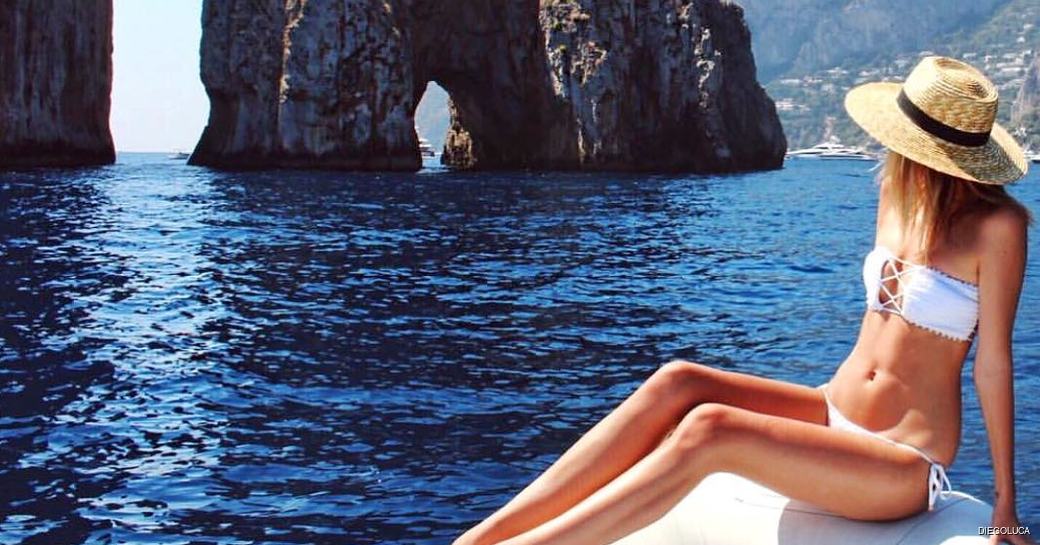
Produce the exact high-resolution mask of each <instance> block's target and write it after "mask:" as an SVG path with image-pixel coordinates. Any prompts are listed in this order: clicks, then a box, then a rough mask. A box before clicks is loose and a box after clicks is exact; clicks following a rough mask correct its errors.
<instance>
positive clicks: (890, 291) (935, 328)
mask: <svg viewBox="0 0 1040 545" xmlns="http://www.w3.org/2000/svg"><path fill="white" fill-rule="evenodd" d="M863 282H864V285H865V286H866V289H867V307H868V308H870V309H871V310H875V311H878V312H891V313H893V314H898V315H899V316H902V318H903V319H904V320H906V321H907V323H910V324H912V325H915V326H917V327H920V328H923V329H926V330H928V331H931V332H932V333H935V334H937V335H941V336H943V337H945V338H948V339H953V340H956V341H970V340H971V338H972V335H973V334H974V332H975V328H976V325H977V324H978V301H979V293H978V287H977V286H976V285H974V284H972V283H970V282H965V281H964V280H961V279H959V278H955V277H953V276H950V275H949V274H946V273H945V272H943V271H940V270H939V269H936V268H933V267H928V266H926V265H920V264H917V263H912V262H910V261H907V260H905V259H901V258H899V257H898V256H896V255H895V254H893V253H892V252H891V251H890V250H889V249H888V248H886V247H884V246H876V247H875V248H874V249H873V250H872V251H871V252H870V253H869V254H867V257H866V259H865V260H864V262H863Z"/></svg>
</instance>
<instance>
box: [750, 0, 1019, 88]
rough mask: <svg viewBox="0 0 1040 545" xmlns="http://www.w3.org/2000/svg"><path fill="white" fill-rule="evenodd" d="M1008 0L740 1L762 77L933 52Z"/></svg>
mask: <svg viewBox="0 0 1040 545" xmlns="http://www.w3.org/2000/svg"><path fill="white" fill-rule="evenodd" d="M1008 1H1009V0H737V2H738V3H740V4H741V5H742V6H744V8H745V10H746V13H747V17H748V22H749V24H750V26H751V30H752V32H753V33H754V36H755V44H754V48H755V57H756V59H757V61H758V66H759V77H760V78H761V79H762V81H770V80H772V79H773V78H775V77H777V76H779V75H780V74H783V73H785V72H787V71H792V72H793V73H795V74H803V73H808V72H812V71H814V70H819V69H822V68H831V67H833V66H840V65H843V64H844V65H847V64H848V63H849V62H850V61H851V62H858V61H863V60H868V59H871V58H872V57H874V56H876V55H878V54H879V53H891V52H898V51H913V52H916V51H918V50H921V49H924V48H928V47H930V46H931V45H932V42H933V41H934V40H935V39H936V38H937V37H940V36H943V35H946V34H949V33H951V32H954V31H957V30H959V29H962V28H967V27H972V26H976V25H978V24H979V22H980V21H983V20H985V19H986V18H987V17H988V16H990V15H992V14H993V13H994V12H995V11H996V10H997V9H998V8H1000V7H1001V6H1003V5H1005V4H1007V3H1008Z"/></svg>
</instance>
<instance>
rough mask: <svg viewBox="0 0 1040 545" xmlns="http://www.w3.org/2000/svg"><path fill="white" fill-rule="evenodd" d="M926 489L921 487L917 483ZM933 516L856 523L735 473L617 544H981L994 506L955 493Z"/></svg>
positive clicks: (710, 482)
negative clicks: (982, 528)
mask: <svg viewBox="0 0 1040 545" xmlns="http://www.w3.org/2000/svg"><path fill="white" fill-rule="evenodd" d="M921 486H924V483H923V482H922V483H921ZM946 496H947V497H946V498H942V497H940V498H937V499H936V503H935V509H934V510H933V511H929V512H924V513H920V514H918V515H915V516H912V517H908V518H905V519H901V520H897V521H890V522H862V521H854V520H850V519H847V518H844V517H841V516H839V515H835V514H833V513H831V512H829V511H826V510H824V509H821V508H819V507H816V506H814V505H811V504H808V503H805V502H800V501H795V500H791V499H789V498H787V497H785V496H782V495H780V494H778V493H776V492H774V491H773V490H770V489H769V488H766V487H764V486H761V485H759V484H757V483H755V482H754V481H751V480H748V479H745V478H743V477H741V476H739V475H735V474H732V473H714V474H712V475H709V476H708V477H707V478H706V479H704V480H703V481H702V482H701V483H700V484H699V485H698V486H697V487H696V488H694V489H693V490H692V491H691V492H690V493H689V494H688V495H687V496H686V497H685V498H683V499H682V501H680V502H679V503H678V504H677V505H676V506H675V507H674V508H672V510H671V511H669V512H668V513H666V514H665V516H663V517H662V518H661V519H659V520H657V521H656V522H654V523H653V524H651V525H649V526H647V527H645V528H643V529H640V530H638V531H636V532H635V533H633V534H630V535H628V536H626V537H624V538H622V539H621V540H619V541H617V542H615V545H816V544H820V545H860V544H863V545H867V544H870V545H887V544H892V545H895V544H897V543H898V544H900V545H985V544H986V542H987V541H986V538H985V537H984V536H981V535H979V527H980V526H989V524H990V516H991V514H992V507H990V506H989V505H987V504H986V503H985V502H982V501H980V500H978V499H976V498H974V497H972V496H970V495H968V494H965V493H963V492H957V491H954V492H952V493H949V494H947V495H946Z"/></svg>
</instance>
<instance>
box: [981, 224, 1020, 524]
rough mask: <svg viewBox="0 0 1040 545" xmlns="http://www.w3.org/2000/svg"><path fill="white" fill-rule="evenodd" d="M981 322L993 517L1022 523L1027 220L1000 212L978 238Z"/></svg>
mask: <svg viewBox="0 0 1040 545" xmlns="http://www.w3.org/2000/svg"><path fill="white" fill-rule="evenodd" d="M978 255H979V271H978V273H979V275H978V278H979V324H978V346H977V347H976V352H975V367H974V370H973V378H974V381H975V388H976V390H977V391H978V396H979V403H980V405H981V406H982V414H983V418H984V419H985V422H986V432H987V434H988V437H989V447H990V456H991V457H992V460H993V478H994V488H995V493H996V498H995V500H996V501H995V503H994V521H995V522H998V521H999V522H1000V523H1002V524H1006V523H1012V522H1013V523H1014V524H1017V515H1016V509H1015V476H1014V473H1015V466H1014V388H1013V380H1012V379H1013V375H1012V364H1011V332H1012V329H1013V326H1014V322H1015V312H1016V310H1017V307H1018V299H1019V294H1020V292H1021V289H1022V278H1023V276H1024V274H1025V264H1026V219H1025V218H1024V217H1022V216H1021V215H1020V214H1018V213H1017V212H1015V211H1010V210H1001V211H998V212H996V213H994V214H992V215H991V216H989V217H987V218H986V219H985V220H983V222H982V226H981V229H980V236H979V251H978Z"/></svg>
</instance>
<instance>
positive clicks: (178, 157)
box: [166, 150, 191, 161]
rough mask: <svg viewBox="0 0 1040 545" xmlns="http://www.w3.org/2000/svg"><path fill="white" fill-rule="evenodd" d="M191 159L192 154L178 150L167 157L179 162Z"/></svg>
mask: <svg viewBox="0 0 1040 545" xmlns="http://www.w3.org/2000/svg"><path fill="white" fill-rule="evenodd" d="M189 157H191V154H190V153H188V152H186V151H184V150H176V151H174V152H173V153H171V154H169V155H167V156H166V158H167V159H174V160H178V161H183V160H185V159H187V158H189Z"/></svg>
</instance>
